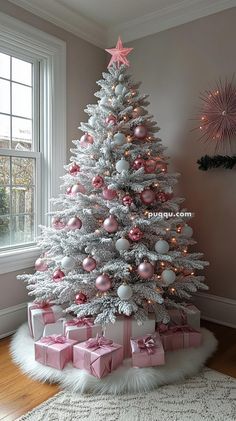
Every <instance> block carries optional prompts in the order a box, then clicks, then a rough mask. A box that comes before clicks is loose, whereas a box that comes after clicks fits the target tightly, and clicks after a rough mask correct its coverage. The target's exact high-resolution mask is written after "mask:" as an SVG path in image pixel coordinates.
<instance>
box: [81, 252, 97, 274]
mask: <svg viewBox="0 0 236 421" xmlns="http://www.w3.org/2000/svg"><path fill="white" fill-rule="evenodd" d="M82 266H83V269H84V270H86V272H91V271H92V270H94V269H95V268H96V266H97V262H96V260H95V259H93V258H92V257H91V256H88V257H86V258H85V259H84V260H83V263H82Z"/></svg>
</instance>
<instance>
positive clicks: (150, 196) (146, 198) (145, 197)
mask: <svg viewBox="0 0 236 421" xmlns="http://www.w3.org/2000/svg"><path fill="white" fill-rule="evenodd" d="M140 198H141V200H142V202H143V203H144V204H145V205H150V204H151V203H153V202H154V200H155V193H154V191H153V190H151V189H145V190H143V191H142V193H141V194H140Z"/></svg>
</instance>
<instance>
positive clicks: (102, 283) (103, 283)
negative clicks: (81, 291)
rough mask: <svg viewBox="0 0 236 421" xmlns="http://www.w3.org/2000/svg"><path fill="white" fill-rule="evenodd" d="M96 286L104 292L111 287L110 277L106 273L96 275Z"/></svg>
mask: <svg viewBox="0 0 236 421" xmlns="http://www.w3.org/2000/svg"><path fill="white" fill-rule="evenodd" d="M96 287H97V289H98V290H99V291H102V292H105V291H108V290H109V289H110V288H111V278H110V276H108V275H107V274H106V273H103V274H102V275H100V276H98V277H97V279H96Z"/></svg>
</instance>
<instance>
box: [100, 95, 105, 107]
mask: <svg viewBox="0 0 236 421" xmlns="http://www.w3.org/2000/svg"><path fill="white" fill-rule="evenodd" d="M99 104H100V105H107V98H106V97H105V96H103V97H102V98H101V99H100V101H99Z"/></svg>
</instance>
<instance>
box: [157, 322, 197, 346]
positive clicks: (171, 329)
mask: <svg viewBox="0 0 236 421" xmlns="http://www.w3.org/2000/svg"><path fill="white" fill-rule="evenodd" d="M164 326H165V327H164ZM158 329H159V332H160V334H163V335H162V338H163V340H164V341H165V337H166V336H171V335H173V334H175V333H182V334H183V348H187V347H188V346H189V342H190V338H189V333H195V332H196V330H195V329H193V328H192V327H191V326H188V325H180V326H167V325H163V324H161V325H160V326H159V328H158Z"/></svg>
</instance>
